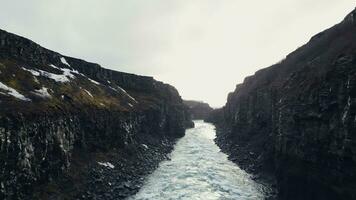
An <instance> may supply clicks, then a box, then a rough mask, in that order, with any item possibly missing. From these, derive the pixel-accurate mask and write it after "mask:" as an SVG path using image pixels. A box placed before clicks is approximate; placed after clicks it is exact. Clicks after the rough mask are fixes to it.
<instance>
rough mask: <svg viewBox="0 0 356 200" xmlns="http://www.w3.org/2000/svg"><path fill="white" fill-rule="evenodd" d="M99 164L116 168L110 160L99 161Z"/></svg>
mask: <svg viewBox="0 0 356 200" xmlns="http://www.w3.org/2000/svg"><path fill="white" fill-rule="evenodd" d="M98 164H99V165H101V166H104V167H108V168H111V169H114V168H115V166H114V165H113V164H111V163H109V162H98Z"/></svg>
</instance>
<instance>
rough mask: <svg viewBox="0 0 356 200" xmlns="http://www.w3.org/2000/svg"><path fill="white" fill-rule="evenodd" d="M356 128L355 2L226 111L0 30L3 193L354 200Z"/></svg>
mask: <svg viewBox="0 0 356 200" xmlns="http://www.w3.org/2000/svg"><path fill="white" fill-rule="evenodd" d="M192 119H202V120H205V121H206V122H210V123H212V124H214V125H215V126H213V125H212V124H209V123H206V122H202V121H195V123H194V122H193V121H192ZM195 124H196V125H198V126H197V127H195V128H193V127H194V125H195ZM215 127H216V128H215ZM189 128H190V129H189ZM215 132H216V137H215ZM185 134H188V135H186V136H185ZM355 134H356V10H354V11H353V12H351V13H350V14H349V15H347V16H346V17H345V19H344V20H343V21H342V22H341V23H339V24H336V25H335V26H333V27H331V28H329V29H327V30H325V31H323V32H321V33H319V34H317V35H315V36H314V37H313V38H311V39H310V41H309V42H308V43H307V44H305V45H303V46H302V47H300V48H298V49H297V50H296V51H294V52H292V53H291V54H289V55H287V56H286V58H285V59H283V60H282V61H280V62H279V63H277V64H275V65H272V66H270V67H268V68H264V69H261V70H259V71H257V72H256V73H255V74H254V75H252V76H249V77H247V78H245V80H244V81H243V83H241V84H238V85H236V89H235V91H233V92H231V93H230V94H228V97H227V102H226V104H225V105H224V106H223V107H222V108H219V109H213V108H211V107H210V106H209V105H208V104H207V103H204V102H198V101H188V100H183V99H182V98H181V96H180V95H179V93H178V91H177V90H176V89H175V88H174V87H173V86H171V85H169V84H165V83H163V82H160V81H157V80H155V79H154V78H152V77H148V76H139V75H135V74H129V73H124V72H118V71H113V70H110V69H105V68H103V67H101V66H100V65H98V64H95V63H90V62H87V61H84V60H81V59H77V58H72V57H68V56H65V55H61V54H60V53H57V52H54V51H51V50H48V49H46V48H44V47H41V46H40V45H38V44H36V43H34V42H32V41H31V40H28V39H26V38H23V37H21V36H18V35H15V34H12V33H8V32H6V31H4V30H0V199H9V200H12V199H20V200H27V199H97V200H101V199H108V200H111V199H126V198H136V199H147V196H150V197H151V198H153V199H166V198H168V197H170V195H172V194H179V195H181V196H182V198H183V197H189V198H200V194H202V195H203V194H206V195H207V199H208V197H209V198H211V199H219V198H223V197H227V196H228V197H229V198H232V199H234V198H240V199H263V198H265V199H280V200H301V199H303V200H309V199H310V200H311V199H320V200H321V199H322V200H329V199H330V200H339V199H340V200H343V199H356V170H355V169H356V138H355V136H356V135H355ZM213 140H214V141H215V143H216V145H218V146H216V145H215V144H214V143H213ZM218 147H219V148H220V149H219V148H218ZM220 150H221V151H222V152H220ZM226 154H227V155H228V156H227V155H226ZM209 156H211V157H209ZM228 159H229V160H230V161H229V160H228ZM231 161H232V162H234V163H236V164H237V165H238V166H236V165H234V164H233V163H232V162H231ZM182 169H183V170H182ZM172 174H173V175H176V177H174V178H172V177H173V176H172ZM216 177H218V178H216ZM235 179H236V180H235ZM172 180H173V181H172ZM188 180H189V181H190V182H189V181H188ZM175 181H177V182H175ZM185 181H187V182H185ZM176 183H179V184H177V185H176ZM234 184H236V185H234ZM176 186H179V187H176ZM180 187H181V188H182V190H180V189H181V188H180ZM195 187H196V188H195ZM158 188H163V189H162V192H157V190H158ZM140 189H142V190H140ZM198 191H199V193H198ZM197 194H199V195H198V196H197ZM171 198H176V197H171ZM177 198H178V197H177Z"/></svg>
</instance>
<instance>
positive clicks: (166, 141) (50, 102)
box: [0, 30, 191, 199]
mask: <svg viewBox="0 0 356 200" xmlns="http://www.w3.org/2000/svg"><path fill="white" fill-rule="evenodd" d="M190 123H191V122H190V119H189V117H188V115H187V111H186V108H185V106H184V105H183V101H182V99H181V97H180V96H179V94H178V92H177V90H176V89H175V88H173V87H172V86H170V85H167V84H164V83H162V82H158V81H156V80H154V79H153V78H151V77H144V76H137V75H133V74H127V73H121V72H116V71H112V70H108V69H104V68H102V67H100V66H99V65H97V64H93V63H88V62H85V61H83V60H79V59H75V58H70V57H67V56H62V55H60V54H58V53H56V52H53V51H50V50H47V49H45V48H43V47H40V46H39V45H37V44H35V43H34V42H32V41H30V40H27V39H25V38H22V37H19V36H16V35H14V34H11V33H8V32H5V31H2V30H0V199H32V198H36V199H38V198H41V199H47V198H49V199H53V198H54V197H56V198H58V199H66V198H67V199H73V198H83V199H92V198H96V199H101V198H102V199H121V198H124V197H125V196H128V195H130V194H132V193H135V192H136V191H137V189H138V188H139V187H140V184H141V183H142V180H143V177H144V176H145V175H147V174H148V173H150V172H151V171H152V170H153V169H154V168H155V167H156V166H157V165H158V163H159V161H161V160H162V159H165V156H166V154H167V153H169V152H170V151H171V149H172V146H173V144H174V141H175V139H176V138H179V137H182V136H183V135H184V131H185V128H186V126H187V124H190Z"/></svg>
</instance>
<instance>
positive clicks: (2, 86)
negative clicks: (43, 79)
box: [0, 82, 31, 101]
mask: <svg viewBox="0 0 356 200" xmlns="http://www.w3.org/2000/svg"><path fill="white" fill-rule="evenodd" d="M0 89H2V90H5V92H6V94H8V95H11V96H13V97H15V98H17V99H20V100H22V101H31V99H29V98H26V97H25V96H24V95H22V94H20V93H19V92H17V90H15V89H14V88H11V87H9V86H7V85H5V84H3V83H2V82H0Z"/></svg>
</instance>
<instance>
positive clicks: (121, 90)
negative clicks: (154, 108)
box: [110, 86, 138, 103]
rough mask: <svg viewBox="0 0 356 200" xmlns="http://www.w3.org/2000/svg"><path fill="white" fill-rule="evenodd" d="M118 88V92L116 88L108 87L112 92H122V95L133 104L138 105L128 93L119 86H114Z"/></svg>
mask: <svg viewBox="0 0 356 200" xmlns="http://www.w3.org/2000/svg"><path fill="white" fill-rule="evenodd" d="M116 87H117V88H118V90H120V91H118V90H117V89H116V88H113V87H110V88H111V89H112V90H114V91H116V92H122V93H124V94H125V95H126V96H127V97H129V98H130V99H131V100H132V101H134V102H135V103H138V101H136V99H135V98H133V97H132V96H131V95H130V94H129V93H127V92H126V90H124V89H122V88H121V87H120V86H116Z"/></svg>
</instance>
